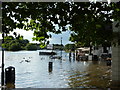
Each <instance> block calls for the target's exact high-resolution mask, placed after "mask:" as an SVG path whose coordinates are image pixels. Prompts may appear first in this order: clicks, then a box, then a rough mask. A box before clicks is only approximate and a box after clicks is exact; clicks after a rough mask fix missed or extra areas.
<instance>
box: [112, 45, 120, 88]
mask: <svg viewBox="0 0 120 90" xmlns="http://www.w3.org/2000/svg"><path fill="white" fill-rule="evenodd" d="M112 85H113V86H117V87H118V86H120V46H116V47H112Z"/></svg>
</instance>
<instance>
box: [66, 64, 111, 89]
mask: <svg viewBox="0 0 120 90" xmlns="http://www.w3.org/2000/svg"><path fill="white" fill-rule="evenodd" d="M95 63H96V64H95ZM73 73H74V74H73V75H71V76H69V79H68V80H69V83H68V84H69V86H70V87H72V88H74V87H80V88H106V87H109V86H110V81H111V80H110V76H111V70H110V68H109V67H107V66H106V65H105V64H104V63H99V62H94V64H93V62H92V63H91V64H89V65H88V68H87V70H86V71H84V72H80V71H76V72H73Z"/></svg>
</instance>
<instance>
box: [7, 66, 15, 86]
mask: <svg viewBox="0 0 120 90" xmlns="http://www.w3.org/2000/svg"><path fill="white" fill-rule="evenodd" d="M5 84H6V85H7V84H15V68H14V67H12V66H9V67H7V68H6V69H5Z"/></svg>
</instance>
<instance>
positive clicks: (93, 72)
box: [0, 50, 111, 88]
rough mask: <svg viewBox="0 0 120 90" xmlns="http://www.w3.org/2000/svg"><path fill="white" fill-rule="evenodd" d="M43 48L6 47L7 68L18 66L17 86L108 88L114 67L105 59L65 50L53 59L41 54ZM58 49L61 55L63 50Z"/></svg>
mask: <svg viewBox="0 0 120 90" xmlns="http://www.w3.org/2000/svg"><path fill="white" fill-rule="evenodd" d="M39 51H40V50H38V51H18V52H10V51H5V68H6V67H8V66H13V67H15V70H16V71H15V73H16V81H15V87H16V88H77V87H78V88H106V87H109V86H110V83H111V67H110V66H106V63H105V62H104V61H97V62H96V61H94V62H93V61H75V60H73V58H71V60H69V54H68V53H65V52H64V51H63V52H62V60H59V59H50V58H49V56H44V55H39ZM56 52H57V53H58V55H60V51H56ZM0 58H1V51H0ZM26 60H27V61H28V62H27V61H26ZM49 62H53V69H52V71H51V72H50V71H49V69H48V63H49ZM0 69H1V68H0ZM0 72H1V70H0Z"/></svg>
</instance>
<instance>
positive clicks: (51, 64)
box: [48, 62, 53, 72]
mask: <svg viewBox="0 0 120 90" xmlns="http://www.w3.org/2000/svg"><path fill="white" fill-rule="evenodd" d="M48 67H49V68H48V69H49V72H52V69H53V68H52V67H53V62H49V65H48Z"/></svg>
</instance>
